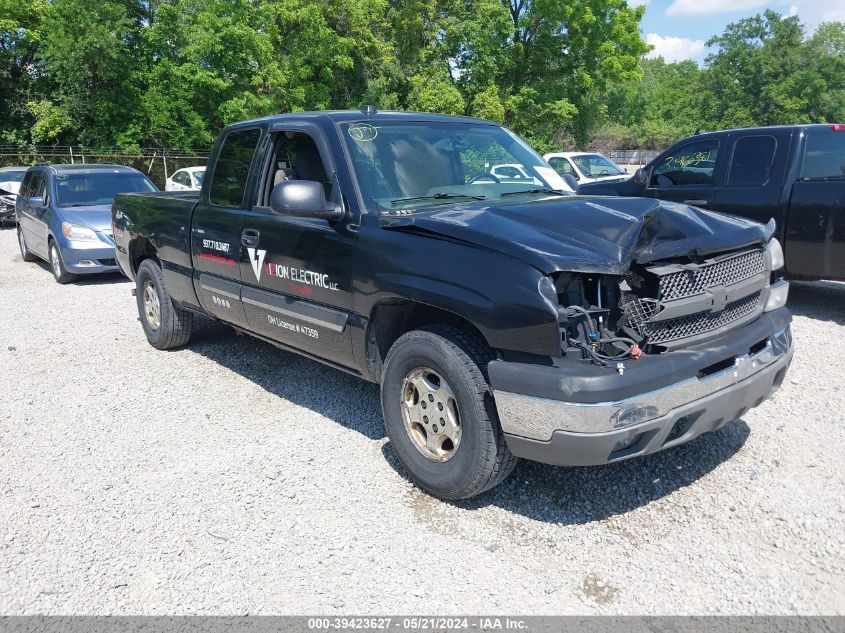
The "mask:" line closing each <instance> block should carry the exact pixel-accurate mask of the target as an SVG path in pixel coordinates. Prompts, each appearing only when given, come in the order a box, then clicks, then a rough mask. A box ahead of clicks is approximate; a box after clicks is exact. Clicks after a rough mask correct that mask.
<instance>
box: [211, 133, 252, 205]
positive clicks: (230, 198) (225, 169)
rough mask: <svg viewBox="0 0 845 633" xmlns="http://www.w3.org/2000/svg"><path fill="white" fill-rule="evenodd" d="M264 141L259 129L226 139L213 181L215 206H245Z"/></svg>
mask: <svg viewBox="0 0 845 633" xmlns="http://www.w3.org/2000/svg"><path fill="white" fill-rule="evenodd" d="M260 138H261V130H260V129H259V128H250V129H248V130H235V131H233V132H229V134H228V135H227V136H226V139H225V140H224V141H223V147H222V148H221V150H220V154H219V156H218V157H217V163H216V165H215V167H214V173H213V174H212V178H211V190H210V193H209V200H210V202H211V204H213V205H216V206H221V207H240V206H241V205H242V203H243V199H244V193H245V192H246V186H247V181H248V179H249V170H250V167H251V166H252V161H253V159H254V158H255V153H256V149H257V148H258V141H259V139H260Z"/></svg>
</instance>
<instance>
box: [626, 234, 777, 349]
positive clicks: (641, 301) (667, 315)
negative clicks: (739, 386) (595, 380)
mask: <svg viewBox="0 0 845 633" xmlns="http://www.w3.org/2000/svg"><path fill="white" fill-rule="evenodd" d="M767 281H768V274H767V270H766V261H765V255H764V253H763V251H762V250H761V249H755V250H748V251H744V252H741V253H736V254H733V255H729V256H727V257H722V258H719V259H711V260H709V261H706V262H704V263H701V264H681V263H658V264H656V265H653V266H650V267H648V268H645V269H643V270H641V271H639V272H638V273H637V274H636V275H633V276H630V282H629V283H631V286H632V288H631V290H630V291H628V292H624V293H623V295H622V309H623V312H622V317H623V318H622V326H623V329H624V330H626V331H627V333H628V335H629V336H633V337H638V338H640V339H641V340H643V341H644V342H646V343H649V344H654V345H665V346H669V347H671V346H677V345H681V344H683V343H684V339H692V338H698V337H700V336H702V335H705V334H708V333H711V332H714V331H715V330H719V329H720V328H723V327H726V326H729V325H731V324H732V323H734V322H736V321H740V320H742V319H745V318H746V317H751V316H752V315H753V314H754V313H755V312H758V311H759V310H761V309H762V306H761V296H762V289H763V288H765V286H766V283H767ZM739 288H747V290H746V291H745V293H746V294H745V296H740V297H738V296H737V290H738V289H739ZM729 292H730V295H729ZM728 296H731V298H732V299H733V300H732V301H731V302H730V303H725V301H726V300H727V298H728ZM661 313H664V314H663V316H661Z"/></svg>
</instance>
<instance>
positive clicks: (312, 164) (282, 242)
mask: <svg viewBox="0 0 845 633" xmlns="http://www.w3.org/2000/svg"><path fill="white" fill-rule="evenodd" d="M268 145H269V147H268V150H267V154H268V159H267V160H266V161H265V165H264V166H263V169H262V174H261V176H260V177H259V179H258V183H259V185H258V187H256V194H255V200H254V203H253V204H252V205H251V207H250V208H248V209H247V210H246V211H245V213H244V219H243V230H242V238H243V240H244V242H243V243H244V246H245V247H246V248H245V250H246V251H247V252H246V256H245V258H244V259H242V260H241V278H242V280H243V286H242V290H241V297H242V300H243V305H244V310H245V312H246V317H247V320H248V322H249V325H250V329H251V330H253V331H255V332H256V333H258V334H260V335H262V336H265V337H267V338H270V339H272V340H275V341H278V342H279V343H281V344H283V345H285V346H288V347H292V348H295V349H297V350H301V351H303V352H305V353H307V354H313V355H315V356H318V357H320V358H322V359H326V360H329V361H331V362H333V363H336V364H338V365H343V366H347V367H349V366H352V365H353V359H352V347H351V345H352V343H351V334H350V322H351V319H352V294H351V279H352V276H351V273H352V263H353V250H354V235H355V234H354V233H353V232H352V231H350V230H349V229H348V227H347V225H346V224H344V223H343V222H339V223H330V222H329V221H327V220H324V219H317V218H305V217H293V216H288V215H281V214H278V213H275V212H273V211H272V210H271V209H270V207H269V194H270V191H271V190H272V189H273V187H274V186H275V185H276V184H279V183H280V182H282V181H283V180H309V181H317V182H321V183H322V184H323V186H324V188H325V189H326V197H327V198H328V199H331V198H332V197H333V196H339V192H337V191H336V190H335V189H336V187H334V186H333V183H334V182H335V179H334V177H333V175H334V164H333V162H332V158H331V154H330V153H329V152H328V145H327V144H326V143H325V138H324V137H323V133H322V131H321V130H320V129H319V128H317V127H316V126H315V125H313V124H308V123H303V124H301V125H300V126H296V125H291V126H290V127H287V126H286V127H285V129H276V130H273V132H272V134H271V138H270V140H269V143H268Z"/></svg>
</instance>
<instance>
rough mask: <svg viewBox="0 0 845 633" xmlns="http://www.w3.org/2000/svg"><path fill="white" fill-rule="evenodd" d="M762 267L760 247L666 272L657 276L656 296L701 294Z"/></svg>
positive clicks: (663, 299)
mask: <svg viewBox="0 0 845 633" xmlns="http://www.w3.org/2000/svg"><path fill="white" fill-rule="evenodd" d="M765 267H766V264H765V259H764V255H763V251H762V250H754V251H746V252H745V253H739V254H738V255H735V256H733V257H728V258H727V259H722V260H719V261H716V262H713V263H710V264H704V265H702V266H698V267H696V268H693V269H690V270H682V271H679V272H674V273H668V274H665V275H662V276H661V277H660V285H659V298H660V300H661V301H672V300H674V299H682V298H684V297H691V296H694V295H697V294H701V293H703V292H705V291H706V290H707V289H708V288H712V287H713V286H729V285H730V284H735V283H737V282H738V281H744V280H745V279H748V278H750V277H754V276H755V275H759V274H762V273H763V272H764V271H765Z"/></svg>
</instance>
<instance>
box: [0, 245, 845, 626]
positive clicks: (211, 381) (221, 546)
mask: <svg viewBox="0 0 845 633" xmlns="http://www.w3.org/2000/svg"><path fill="white" fill-rule="evenodd" d="M130 288H131V286H130V284H129V283H128V282H127V281H125V280H123V279H122V278H121V277H115V276H110V277H103V278H97V279H91V280H88V281H84V282H80V283H76V284H73V285H68V286H60V285H58V284H56V283H55V282H54V281H53V278H52V276H51V275H50V273H49V272H48V270H47V268H46V266H45V265H39V264H26V263H23V262H22V261H21V258H20V255H19V254H18V250H17V247H16V244H15V235H14V232H13V231H11V230H5V231H0V367H2V368H3V373H4V375H5V376H6V377H7V379H6V381H5V388H4V391H3V394H2V396H0V486H2V495H0V613H3V614H34V613H42V614H194V613H201V614H218V613H220V614H255V613H262V614H270V613H277V614H281V613H328V614H348V613H384V614H388V613H405V614H420V613H426V614H431V613H441V614H448V613H462V612H469V613H491V612H492V613H523V614H525V613H543V614H558V613H578V614H596V613H598V614H616V613H643V614H675V613H680V614H719V613H743V614H751V613H778V614H782V613H802V614H814V613H826V614H845V581H843V578H845V530H843V519H845V494H843V493H845V486H843V482H845V473H844V472H843V446H845V427H843V417H844V416H843V412H845V387H843V377H845V368H843V365H842V359H843V358H845V286H843V285H838V284H832V283H825V284H800V285H797V286H795V287H794V289H793V294H792V297H791V305H792V308H793V311H794V313H795V323H794V336H795V342H796V347H797V355H796V359H795V362H794V363H793V365H792V369H791V371H790V373H789V374H788V376H787V380H786V383H785V385H784V387H783V389H782V390H781V391H780V392H779V393H778V394H777V395H776V396H775V398H774V399H772V400H769V401H768V402H766V403H765V404H764V405H762V406H761V407H759V408H757V409H755V410H753V411H751V412H750V413H749V414H748V415H746V416H745V418H744V419H742V420H740V421H737V422H735V423H733V424H731V425H729V426H727V427H725V428H724V429H722V430H720V431H717V432H715V433H711V434H709V435H705V436H703V437H702V438H700V439H699V440H697V441H694V442H693V443H691V444H688V445H686V446H684V447H680V448H676V449H673V450H670V451H667V452H663V453H660V454H657V455H654V456H651V457H648V458H645V459H640V460H636V461H633V462H626V463H623V464H617V465H614V466H606V467H598V468H573V469H562V468H553V467H549V466H544V465H540V464H531V463H522V464H521V465H520V466H518V468H517V470H516V472H515V473H514V476H513V477H512V478H511V479H510V480H509V481H508V482H506V483H505V484H504V485H503V486H501V487H499V488H497V489H495V490H493V491H491V492H489V493H486V494H484V495H483V496H481V497H479V498H476V499H474V500H472V501H469V502H464V503H458V504H449V503H443V502H440V501H438V500H436V499H433V498H431V497H428V496H426V495H425V494H422V493H420V492H419V491H418V490H416V489H415V488H414V487H413V486H412V485H411V484H410V483H409V482H408V481H407V480H406V479H405V476H404V475H403V473H402V471H401V467H400V466H399V465H398V464H397V462H396V459H395V458H394V456H393V454H392V451H391V449H390V447H389V446H388V445H387V442H386V440H385V438H384V437H383V428H382V422H381V415H380V411H379V408H378V400H377V389H376V387H375V386H373V385H370V384H367V383H365V382H362V381H360V380H357V379H355V378H352V377H350V376H347V375H345V374H342V373H339V372H335V371H333V370H328V369H326V368H324V367H323V366H321V365H319V364H317V363H314V362H311V361H308V360H305V359H302V358H300V357H298V356H296V355H293V354H288V353H284V352H280V351H278V350H276V349H275V348H273V347H271V346H269V345H265V344H263V343H261V342H258V341H255V340H252V339H250V338H247V337H238V336H235V335H234V334H233V333H232V332H231V331H230V330H228V329H227V328H225V327H221V326H219V325H215V324H212V323H210V322H204V323H203V324H202V326H201V329H200V332H199V335H198V336H197V337H196V339H195V340H194V341H193V342H192V343H191V345H190V346H189V347H188V348H187V349H184V350H181V351H176V352H158V351H156V350H154V349H153V348H151V347H150V346H148V345H147V343H146V340H145V339H144V336H143V333H142V331H141V327H140V324H139V323H138V322H137V321H136V313H135V305H134V299H133V298H132V297H131V296H130ZM830 359H833V362H832V363H831V362H830ZM822 371H823V372H825V373H824V374H821V372H822Z"/></svg>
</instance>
